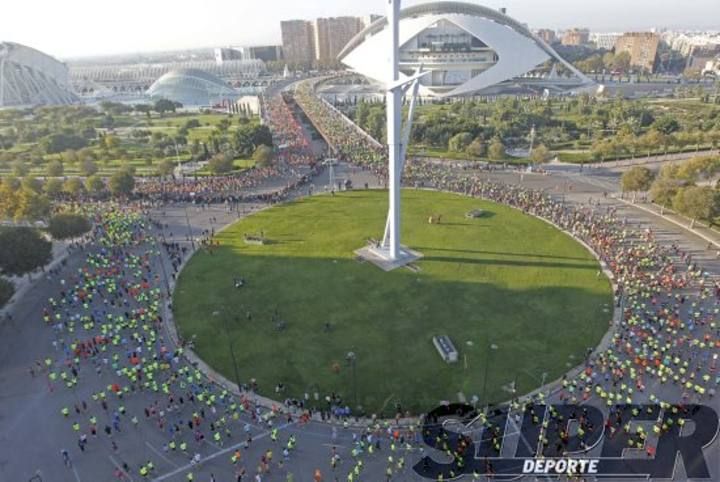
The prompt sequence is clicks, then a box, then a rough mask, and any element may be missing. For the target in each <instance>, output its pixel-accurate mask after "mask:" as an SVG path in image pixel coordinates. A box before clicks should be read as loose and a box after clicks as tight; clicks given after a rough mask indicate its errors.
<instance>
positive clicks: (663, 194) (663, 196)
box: [650, 176, 682, 214]
mask: <svg viewBox="0 0 720 482" xmlns="http://www.w3.org/2000/svg"><path fill="white" fill-rule="evenodd" d="M681 187H682V184H681V182H680V181H678V180H676V179H670V178H667V177H662V176H660V177H658V178H657V179H655V181H654V182H653V183H652V185H651V186H650V199H651V200H652V202H654V203H655V204H658V205H660V207H661V210H662V212H664V210H665V208H668V207H670V206H672V203H673V198H674V197H675V195H676V194H677V192H678V190H679V189H680V188H681ZM662 212H661V214H662Z"/></svg>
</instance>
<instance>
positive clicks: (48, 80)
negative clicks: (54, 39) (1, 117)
mask: <svg viewBox="0 0 720 482" xmlns="http://www.w3.org/2000/svg"><path fill="white" fill-rule="evenodd" d="M77 100H78V98H77V96H75V94H74V93H73V92H72V88H71V87H70V74H69V72H68V68H67V66H65V64H63V63H62V62H60V61H59V60H57V59H55V58H53V57H50V56H49V55H47V54H44V53H42V52H40V51H39V50H35V49H33V48H31V47H26V46H25V45H20V44H17V43H12V42H0V107H20V106H36V105H54V104H71V103H73V102H76V101H77Z"/></svg>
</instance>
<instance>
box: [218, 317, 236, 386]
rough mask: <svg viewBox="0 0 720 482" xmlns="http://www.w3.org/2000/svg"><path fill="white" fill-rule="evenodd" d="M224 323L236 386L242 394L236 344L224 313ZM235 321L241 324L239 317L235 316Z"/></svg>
mask: <svg viewBox="0 0 720 482" xmlns="http://www.w3.org/2000/svg"><path fill="white" fill-rule="evenodd" d="M213 314H220V313H219V312H217V311H216V312H214V313H213ZM222 321H223V328H224V329H225V338H227V341H228V346H229V347H230V358H231V359H232V363H233V371H234V372H235V384H236V385H237V388H238V392H240V372H238V365H237V359H236V358H235V344H234V343H233V340H232V338H231V337H230V330H228V325H227V318H226V317H225V314H224V313H223V315H222ZM235 321H236V322H239V320H238V317H237V316H235Z"/></svg>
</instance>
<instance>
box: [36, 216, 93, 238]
mask: <svg viewBox="0 0 720 482" xmlns="http://www.w3.org/2000/svg"><path fill="white" fill-rule="evenodd" d="M90 228H91V225H90V221H88V219H87V218H86V217H84V216H81V215H79V214H74V213H61V214H56V215H55V216H53V217H51V218H50V222H49V223H48V228H47V230H48V233H50V236H52V237H53V238H54V239H70V238H77V237H78V236H82V235H83V234H85V233H87V232H88V231H90Z"/></svg>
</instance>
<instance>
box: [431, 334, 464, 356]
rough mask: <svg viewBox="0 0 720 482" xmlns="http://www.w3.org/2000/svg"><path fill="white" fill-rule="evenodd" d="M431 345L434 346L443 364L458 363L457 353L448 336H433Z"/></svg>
mask: <svg viewBox="0 0 720 482" xmlns="http://www.w3.org/2000/svg"><path fill="white" fill-rule="evenodd" d="M433 345H435V348H436V349H437V351H438V353H439V354H440V358H442V359H443V360H445V363H456V362H457V361H458V351H457V349H456V348H455V345H453V342H452V340H450V337H449V336H447V335H440V336H433Z"/></svg>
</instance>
